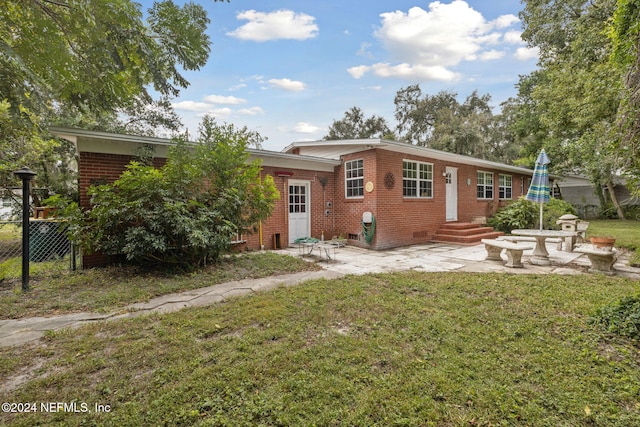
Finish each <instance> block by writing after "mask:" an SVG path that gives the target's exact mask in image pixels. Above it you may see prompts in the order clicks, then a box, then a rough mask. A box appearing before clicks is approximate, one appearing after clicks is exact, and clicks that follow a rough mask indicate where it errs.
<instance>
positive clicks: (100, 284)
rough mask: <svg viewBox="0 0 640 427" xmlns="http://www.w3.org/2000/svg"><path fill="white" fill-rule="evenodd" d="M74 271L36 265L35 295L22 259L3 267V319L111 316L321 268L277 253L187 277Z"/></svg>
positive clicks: (229, 261) (226, 262)
mask: <svg viewBox="0 0 640 427" xmlns="http://www.w3.org/2000/svg"><path fill="white" fill-rule="evenodd" d="M68 266H69V262H68V260H61V261H52V262H41V263H31V271H32V277H31V279H30V281H29V284H30V290H29V291H28V292H22V290H21V280H20V277H21V273H20V272H21V266H20V258H13V259H11V260H8V261H6V262H4V263H2V264H0V267H3V270H2V271H0V319H7V318H19V317H33V316H51V315H55V314H62V313H73V312H82V311H93V312H102V313H107V312H112V311H117V310H118V309H121V308H122V307H124V306H126V305H129V304H132V303H135V302H141V301H148V300H149V299H151V298H153V297H156V296H160V295H164V294H169V293H172V292H179V291H184V290H188V289H196V288H202V287H205V286H210V285H214V284H217V283H224V282H230V281H234V280H240V279H246V278H258V277H267V276H272V275H277V274H287V273H293V272H297V271H303V270H317V269H319V268H320V267H319V266H317V265H315V264H312V263H308V262H306V261H303V260H301V259H298V258H294V257H288V256H281V255H278V254H276V253H273V252H271V253H257V252H256V253H251V254H245V255H242V256H231V257H227V258H224V259H222V260H221V261H220V262H219V263H217V264H214V265H210V266H209V267H207V268H205V269H203V270H199V271H198V272H195V273H183V274H163V273H161V272H160V273H158V272H150V271H145V270H141V269H138V268H134V267H123V266H112V267H105V268H96V269H87V270H84V271H78V272H69V267H68ZM5 275H6V276H7V277H8V278H6V279H5Z"/></svg>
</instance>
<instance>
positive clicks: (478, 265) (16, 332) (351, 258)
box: [0, 243, 640, 346]
mask: <svg viewBox="0 0 640 427" xmlns="http://www.w3.org/2000/svg"><path fill="white" fill-rule="evenodd" d="M547 250H548V251H549V258H550V260H551V262H552V265H550V266H545V267H542V266H535V265H531V264H528V263H527V258H528V256H529V255H530V254H531V252H532V251H531V250H529V251H525V252H524V256H523V262H524V263H525V268H507V267H505V266H504V262H499V261H486V260H485V257H486V255H487V252H486V250H485V249H484V245H482V244H479V245H475V246H459V245H454V244H442V243H433V244H424V245H415V246H409V247H403V248H398V249H392V250H387V251H370V250H366V249H361V248H356V247H352V246H349V247H344V248H340V249H337V250H336V253H335V257H333V259H331V260H327V259H326V258H320V257H319V256H318V253H317V252H316V254H315V256H308V255H306V256H305V258H307V259H309V260H311V261H314V260H315V261H318V262H319V264H320V265H321V266H322V267H323V269H322V270H320V271H311V272H308V271H307V272H301V273H295V274H288V275H283V276H272V277H266V278H263V279H245V280H240V281H235V282H228V283H222V284H218V285H213V286H209V287H206V288H200V289H194V290H189V291H185V292H181V293H176V294H169V295H163V296H160V297H157V298H154V299H152V300H150V301H148V302H145V303H136V304H132V305H130V306H128V307H125V308H123V309H122V310H121V311H119V312H116V313H110V314H98V313H75V314H67V315H61V316H53V317H34V318H25V319H9V320H0V346H13V345H20V344H25V343H29V342H32V341H36V340H39V339H40V338H41V337H42V336H43V335H44V333H45V332H46V331H54V330H59V329H65V328H77V327H80V326H82V325H85V324H87V323H89V322H96V321H108V320H116V319H123V318H129V317H134V316H140V315H143V314H148V313H169V312H174V311H177V310H181V309H183V308H186V307H200V306H207V305H211V304H216V303H220V302H224V301H226V300H227V299H229V298H232V297H235V296H241V295H248V294H251V293H255V292H260V291H267V290H269V289H273V288H275V287H278V286H293V285H296V284H299V283H302V282H304V281H307V280H311V279H317V278H329V279H331V278H337V277H341V276H344V275H346V274H367V273H389V272H394V271H405V270H415V271H425V272H446V271H460V272H503V273H510V274H565V275H567V274H572V275H573V274H586V273H585V271H586V269H587V267H588V266H589V261H588V259H587V257H586V256H585V255H582V254H579V253H575V252H561V251H558V250H556V245H555V244H552V243H549V244H548V245H547ZM278 252H279V253H284V254H289V255H292V256H301V253H300V251H299V250H298V249H297V248H288V249H285V250H282V251H278ZM323 255H325V254H323ZM331 255H333V254H331ZM503 257H504V260H505V261H506V257H505V255H504V254H503ZM618 261H619V262H618V263H617V264H615V265H614V268H615V270H616V274H619V275H623V276H625V277H629V278H632V279H640V269H637V268H631V267H628V262H626V260H625V258H624V256H622V257H621V258H620V259H619V260H618Z"/></svg>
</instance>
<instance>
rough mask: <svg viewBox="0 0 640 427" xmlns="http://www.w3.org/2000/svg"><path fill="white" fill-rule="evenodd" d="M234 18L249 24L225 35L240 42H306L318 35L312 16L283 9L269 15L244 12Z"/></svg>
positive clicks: (252, 11)
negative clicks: (288, 40)
mask: <svg viewBox="0 0 640 427" xmlns="http://www.w3.org/2000/svg"><path fill="white" fill-rule="evenodd" d="M236 18H237V19H238V20H246V21H249V22H248V23H246V24H244V25H242V26H241V27H238V28H236V29H235V30H233V31H231V32H228V33H227V35H228V36H231V37H236V38H239V39H242V40H251V41H257V42H264V41H269V40H279V39H292V40H306V39H310V38H314V37H316V36H317V35H318V26H317V25H316V24H315V18H314V17H313V16H311V15H307V14H305V13H295V12H294V11H292V10H284V9H283V10H277V11H275V12H269V13H265V12H258V11H256V10H246V11H243V12H240V13H238V14H237V15H236Z"/></svg>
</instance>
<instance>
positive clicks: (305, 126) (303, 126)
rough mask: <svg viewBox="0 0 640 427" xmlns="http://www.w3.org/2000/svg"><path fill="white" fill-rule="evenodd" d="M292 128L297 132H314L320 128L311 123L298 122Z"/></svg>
mask: <svg viewBox="0 0 640 427" xmlns="http://www.w3.org/2000/svg"><path fill="white" fill-rule="evenodd" d="M294 130H295V131H296V132H298V133H316V132H318V131H319V130H320V128H319V127H318V126H314V125H312V124H311V123H306V122H298V124H297V125H296V127H295V129H294Z"/></svg>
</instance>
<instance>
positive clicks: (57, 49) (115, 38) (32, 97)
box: [0, 0, 218, 187]
mask: <svg viewBox="0 0 640 427" xmlns="http://www.w3.org/2000/svg"><path fill="white" fill-rule="evenodd" d="M214 1H218V0H214ZM208 24H209V18H208V17H207V14H206V11H205V10H204V8H203V7H202V6H201V5H198V4H196V3H193V2H186V3H185V4H183V5H182V6H180V5H177V4H175V3H174V2H173V1H172V0H161V1H156V2H154V3H153V6H152V7H151V8H149V9H148V10H146V11H144V12H143V10H141V6H140V4H139V3H137V2H135V1H133V0H0V102H1V104H0V126H2V128H1V129H0V134H1V135H2V142H1V144H2V159H0V185H2V186H7V185H10V183H12V182H15V181H14V177H13V176H12V174H11V171H12V170H15V169H17V168H18V167H20V166H23V165H26V164H28V165H30V166H32V167H33V168H34V169H36V170H37V172H38V176H37V177H36V182H35V183H36V185H45V186H48V187H51V186H52V185H53V183H52V182H51V181H50V180H48V178H49V177H52V176H53V175H54V174H55V173H57V171H56V170H54V169H55V167H57V166H56V165H59V164H60V163H61V162H62V163H63V164H64V163H67V162H69V161H70V159H69V156H71V159H72V157H73V153H70V152H69V147H65V146H64V145H61V143H60V142H59V141H54V140H52V139H51V136H50V135H48V133H47V132H46V128H47V126H48V125H51V124H57V125H66V126H77V127H82V128H88V129H100V130H108V131H114V132H122V131H126V132H129V133H139V134H143V135H152V134H154V133H155V132H156V131H157V129H159V128H160V129H161V128H164V129H169V130H171V131H177V130H178V129H179V127H180V126H181V124H180V121H179V119H178V117H177V115H175V113H174V112H173V110H172V109H171V106H170V102H169V99H170V98H171V97H174V96H176V95H177V94H178V93H179V91H180V89H182V88H186V87H187V86H188V85H189V82H188V81H187V80H186V79H185V77H184V76H183V74H182V73H183V71H182V70H198V69H200V68H201V67H202V66H203V65H205V63H206V61H207V59H208V57H209V53H210V40H209V36H208V35H207V34H206V28H207V25H208ZM152 93H154V94H158V96H159V98H158V99H154V98H153V96H152ZM33 156H36V157H37V158H38V159H48V160H51V161H47V162H46V163H44V162H41V161H37V162H33V159H32V158H31V157H33ZM69 170H70V169H67V170H66V172H69ZM58 172H59V171H58ZM66 172H65V173H66Z"/></svg>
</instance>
